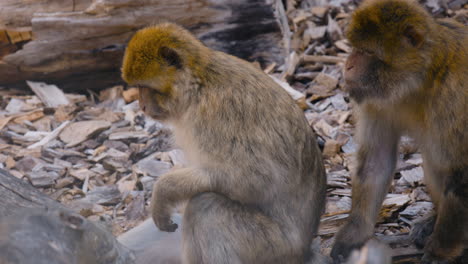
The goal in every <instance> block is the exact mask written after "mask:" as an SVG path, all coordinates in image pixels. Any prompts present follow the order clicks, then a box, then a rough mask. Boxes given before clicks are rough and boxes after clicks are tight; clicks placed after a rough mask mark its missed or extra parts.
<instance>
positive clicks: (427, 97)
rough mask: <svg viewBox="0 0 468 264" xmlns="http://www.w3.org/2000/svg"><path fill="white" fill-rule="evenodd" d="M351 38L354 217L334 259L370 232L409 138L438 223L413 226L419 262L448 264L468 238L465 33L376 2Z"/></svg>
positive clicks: (358, 18)
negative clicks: (415, 148) (405, 138)
mask: <svg viewBox="0 0 468 264" xmlns="http://www.w3.org/2000/svg"><path fill="white" fill-rule="evenodd" d="M347 37H348V39H349V41H350V43H351V44H352V46H353V47H354V50H353V52H352V53H351V55H350V56H349V57H348V61H347V63H346V69H345V70H346V71H345V80H346V85H347V89H348V90H349V93H350V96H351V97H352V98H353V99H354V101H355V102H356V103H357V112H358V119H359V121H358V133H357V137H358V140H359V144H360V146H359V151H358V153H357V161H358V166H357V169H356V171H355V173H354V175H353V189H352V196H353V205H352V212H351V215H350V219H349V222H348V223H347V224H346V225H345V226H344V227H343V228H342V229H341V231H340V232H339V233H338V235H337V237H336V242H335V245H334V247H333V250H332V257H333V258H334V260H335V262H339V261H341V259H343V258H345V257H347V256H348V255H349V253H350V251H351V250H352V249H353V248H359V247H361V246H362V245H363V244H364V243H365V242H366V241H367V240H368V239H369V238H371V237H372V236H373V230H374V225H375V221H376V219H377V215H378V212H379V209H380V207H381V204H382V201H383V199H384V198H385V195H386V194H387V191H388V189H389V186H390V183H391V181H392V178H393V174H394V170H395V163H396V158H397V145H398V141H399V138H400V136H401V135H402V133H408V134H410V135H412V136H413V137H414V138H415V139H416V140H417V141H418V142H419V144H420V149H421V151H422V153H423V159H424V174H425V181H426V185H427V187H428V188H429V191H430V194H431V197H432V199H433V202H434V203H435V205H436V216H434V217H433V218H432V220H433V221H430V220H431V219H429V221H427V222H426V224H427V225H426V226H425V227H424V225H418V228H417V230H413V233H414V234H416V237H415V242H417V244H419V245H420V246H421V245H424V248H425V254H424V256H423V263H445V262H444V261H452V260H453V259H455V258H457V257H458V256H459V255H461V253H462V251H463V248H464V245H463V240H464V239H466V238H467V233H468V112H467V111H468V31H467V27H465V26H463V25H461V24H457V23H456V22H452V21H449V20H440V21H439V20H435V19H433V18H432V17H431V16H430V15H429V14H428V13H427V12H426V11H425V10H424V9H423V8H422V7H421V6H419V5H418V4H417V3H415V2H410V1H404V0H370V1H366V2H364V3H363V4H362V5H361V6H360V7H359V8H358V9H357V10H356V11H355V12H354V14H353V15H352V18H351V22H350V25H349V29H348V32H347ZM431 223H432V224H433V226H431ZM434 223H435V224H434ZM421 227H424V228H421ZM424 230H426V231H429V232H425V231H424ZM432 230H433V232H432ZM431 232H432V234H430V233H431Z"/></svg>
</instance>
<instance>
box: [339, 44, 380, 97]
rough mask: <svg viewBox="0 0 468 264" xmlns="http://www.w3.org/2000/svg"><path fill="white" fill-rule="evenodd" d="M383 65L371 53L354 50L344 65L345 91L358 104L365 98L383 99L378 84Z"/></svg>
mask: <svg viewBox="0 0 468 264" xmlns="http://www.w3.org/2000/svg"><path fill="white" fill-rule="evenodd" d="M382 68H383V63H382V62H381V61H380V60H379V59H378V58H377V57H376V56H374V55H373V54H372V53H370V52H366V51H363V50H360V49H354V50H353V52H352V53H351V54H350V55H349V57H348V59H347V61H346V65H345V74H344V78H345V82H346V86H345V88H346V90H347V91H348V92H349V94H350V96H351V97H352V98H353V99H354V100H356V101H357V102H358V103H360V102H361V101H362V100H364V99H365V98H368V97H370V98H375V97H384V96H385V94H386V93H385V90H384V89H383V88H382V85H381V84H380V81H379V77H378V73H379V71H380V70H381V69H382Z"/></svg>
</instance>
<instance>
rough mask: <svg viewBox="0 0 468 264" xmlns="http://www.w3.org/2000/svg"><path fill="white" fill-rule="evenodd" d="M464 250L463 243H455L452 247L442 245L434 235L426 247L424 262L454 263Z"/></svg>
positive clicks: (433, 263) (428, 240)
mask: <svg viewBox="0 0 468 264" xmlns="http://www.w3.org/2000/svg"><path fill="white" fill-rule="evenodd" d="M462 252H463V245H462V244H460V245H454V246H451V247H442V245H441V244H440V243H439V242H438V241H437V240H434V239H433V235H432V236H430V237H429V238H428V239H427V243H426V246H425V247H424V256H423V258H422V260H421V263H422V264H449V263H454V262H453V261H454V260H455V259H457V258H458V257H459V256H460V255H461V254H462Z"/></svg>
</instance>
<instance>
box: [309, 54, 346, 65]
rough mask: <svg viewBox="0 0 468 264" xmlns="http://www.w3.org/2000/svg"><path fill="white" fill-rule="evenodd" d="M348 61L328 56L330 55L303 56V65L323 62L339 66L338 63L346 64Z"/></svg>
mask: <svg viewBox="0 0 468 264" xmlns="http://www.w3.org/2000/svg"><path fill="white" fill-rule="evenodd" d="M345 61H346V59H344V58H340V57H337V56H328V55H321V56H320V55H303V56H302V62H303V63H315V62H322V63H330V64H337V63H344V62H345Z"/></svg>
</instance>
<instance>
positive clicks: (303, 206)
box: [122, 23, 326, 264]
mask: <svg viewBox="0 0 468 264" xmlns="http://www.w3.org/2000/svg"><path fill="white" fill-rule="evenodd" d="M122 77H123V79H124V80H125V81H126V82H127V83H128V84H130V85H135V86H137V87H139V93H140V106H141V109H142V110H143V111H144V112H145V113H146V114H147V115H149V116H150V117H153V118H155V119H157V120H160V121H162V122H165V123H168V124H170V125H171V126H172V127H173V129H174V136H175V141H176V143H177V144H178V145H179V146H180V147H181V148H182V149H183V150H184V151H185V154H186V155H187V158H188V160H189V165H188V167H186V168H181V169H177V170H174V171H171V172H169V173H167V174H165V175H163V176H161V177H160V178H159V179H158V180H157V182H156V183H155V185H154V189H153V196H152V201H151V208H152V217H153V220H154V222H155V224H156V225H157V226H158V227H159V229H160V230H163V231H167V232H173V231H175V230H176V229H177V227H178V226H177V224H175V223H173V222H172V220H171V214H172V213H173V209H174V207H175V206H176V205H177V204H179V203H183V202H186V203H187V204H186V206H185V209H184V212H183V220H182V236H183V239H182V241H183V242H182V244H183V245H182V249H183V250H182V251H183V253H182V254H183V256H182V259H183V263H197V264H200V263H213V264H221V263H255V264H258V263H304V261H305V260H307V259H308V258H309V257H310V255H311V254H310V250H309V249H310V244H311V241H312V239H313V237H314V236H315V235H316V234H317V228H318V224H319V219H320V215H321V214H322V212H323V210H324V201H325V191H326V178H325V171H324V167H323V164H322V159H321V154H320V151H319V149H318V146H317V143H316V139H315V136H314V134H313V132H312V130H311V128H310V127H309V125H308V123H307V121H306V119H305V117H304V114H303V112H302V111H301V110H300V109H299V107H298V106H297V105H296V104H295V103H294V101H293V100H292V98H290V96H289V95H288V94H287V93H286V92H285V91H284V90H283V89H282V88H281V87H280V86H279V85H278V84H276V83H275V81H274V80H272V79H271V78H270V77H269V76H268V75H266V74H265V73H263V72H262V71H260V70H258V69H256V68H255V67H254V66H253V65H251V64H250V63H248V62H246V61H243V60H241V59H238V58H235V57H233V56H230V55H227V54H225V53H222V52H218V51H214V50H211V49H209V48H207V47H206V46H204V45H203V44H202V43H201V42H200V41H199V40H197V39H196V38H195V37H194V36H193V35H192V34H190V33H189V32H188V31H186V30H184V29H182V28H181V27H179V26H177V25H175V24H171V23H162V24H159V25H156V26H152V27H148V28H145V29H142V30H140V31H138V32H137V33H136V34H135V35H134V36H133V37H132V39H131V40H130V42H129V44H128V47H127V49H126V52H125V56H124V62H123V66H122Z"/></svg>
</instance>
